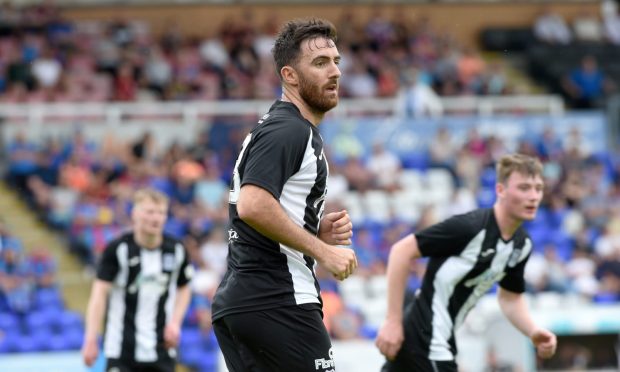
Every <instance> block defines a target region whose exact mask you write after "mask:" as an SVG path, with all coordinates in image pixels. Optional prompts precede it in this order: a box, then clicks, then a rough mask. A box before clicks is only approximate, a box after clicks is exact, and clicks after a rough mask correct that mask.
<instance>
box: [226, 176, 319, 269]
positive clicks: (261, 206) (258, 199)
mask: <svg viewBox="0 0 620 372" xmlns="http://www.w3.org/2000/svg"><path fill="white" fill-rule="evenodd" d="M237 213H238V214H239V218H241V219H242V220H243V221H244V222H245V223H247V224H248V225H250V226H251V227H252V228H253V229H255V230H256V231H258V232H259V233H261V234H262V235H264V236H266V237H267V238H269V239H271V240H274V241H277V242H279V243H282V244H284V245H286V246H287V247H291V248H293V249H296V250H298V251H300V252H302V253H303V254H305V255H308V256H311V257H314V258H316V259H317V260H320V259H321V257H323V254H324V253H325V252H324V251H325V248H324V246H323V245H324V244H325V243H323V242H321V241H320V240H319V239H318V238H317V237H315V236H313V235H312V234H310V233H309V232H308V231H306V230H305V229H303V228H302V227H301V226H298V225H297V224H295V223H294V222H293V221H292V220H291V219H290V217H289V216H288V215H287V214H286V213H285V212H284V210H283V209H282V207H281V206H280V203H278V201H277V200H276V199H275V198H273V196H272V195H271V194H269V193H268V192H267V191H265V190H263V189H260V188H259V187H256V186H252V185H247V186H244V187H243V188H242V189H241V193H240V195H239V200H238V202H237Z"/></svg>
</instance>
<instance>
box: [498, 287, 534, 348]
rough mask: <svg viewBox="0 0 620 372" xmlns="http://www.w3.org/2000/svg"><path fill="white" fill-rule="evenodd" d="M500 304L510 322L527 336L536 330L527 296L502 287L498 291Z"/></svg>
mask: <svg viewBox="0 0 620 372" xmlns="http://www.w3.org/2000/svg"><path fill="white" fill-rule="evenodd" d="M498 301H499V306H500V308H501V309H502V312H503V313H504V315H505V316H506V318H508V320H509V321H510V323H512V325H514V326H515V328H517V329H518V330H519V331H520V332H521V333H523V334H524V335H525V336H527V337H531V335H532V334H533V333H534V331H535V330H536V328H537V327H536V324H535V323H534V320H533V319H532V317H531V315H530V310H529V308H528V306H527V303H526V302H525V297H523V295H522V294H520V293H514V292H510V291H507V290H505V289H502V288H500V289H499V293H498Z"/></svg>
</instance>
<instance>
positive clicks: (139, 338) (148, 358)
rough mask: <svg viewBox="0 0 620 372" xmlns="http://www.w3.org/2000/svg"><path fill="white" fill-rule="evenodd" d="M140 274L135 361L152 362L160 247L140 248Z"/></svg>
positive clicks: (158, 296) (154, 353) (158, 293)
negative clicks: (151, 248)
mask: <svg viewBox="0 0 620 372" xmlns="http://www.w3.org/2000/svg"><path fill="white" fill-rule="evenodd" d="M140 261H141V263H142V264H141V266H140V276H139V277H138V279H137V280H142V281H143V282H142V283H141V284H140V286H139V288H140V289H139V291H138V303H137V306H136V355H135V358H136V361H138V362H154V361H156V360H157V331H156V330H157V312H158V306H157V305H158V303H159V298H160V297H161V292H162V289H161V283H160V282H159V279H160V276H161V272H162V267H161V263H162V257H161V250H160V249H153V250H150V249H141V250H140Z"/></svg>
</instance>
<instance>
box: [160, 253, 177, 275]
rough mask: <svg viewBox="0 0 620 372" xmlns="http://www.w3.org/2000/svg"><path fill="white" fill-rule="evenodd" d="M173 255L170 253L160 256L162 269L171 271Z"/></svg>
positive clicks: (173, 260) (172, 268)
mask: <svg viewBox="0 0 620 372" xmlns="http://www.w3.org/2000/svg"><path fill="white" fill-rule="evenodd" d="M174 262H175V259H174V255H173V254H170V253H166V254H164V256H163V258H162V268H163V269H164V271H172V270H174Z"/></svg>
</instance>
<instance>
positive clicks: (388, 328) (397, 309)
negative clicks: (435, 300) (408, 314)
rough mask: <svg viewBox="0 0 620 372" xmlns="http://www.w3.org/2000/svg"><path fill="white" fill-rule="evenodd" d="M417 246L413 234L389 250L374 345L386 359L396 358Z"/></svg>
mask: <svg viewBox="0 0 620 372" xmlns="http://www.w3.org/2000/svg"><path fill="white" fill-rule="evenodd" d="M420 257H421V254H420V250H419V249H418V243H417V241H416V239H415V236H414V235H413V234H409V235H407V236H406V237H404V238H403V239H401V240H399V241H398V242H396V243H395V244H394V245H393V246H392V249H391V250H390V257H389V258H388V267H387V281H388V293H387V297H388V308H387V315H386V318H385V321H384V323H383V325H382V326H381V329H380V330H379V334H378V335H377V340H376V341H375V344H376V345H377V347H378V348H379V350H380V351H381V353H382V354H383V355H385V356H386V357H387V358H388V359H392V358H394V357H395V356H396V354H397V353H398V351H399V350H400V347H401V345H402V343H403V340H404V331H403V302H404V298H405V288H406V285H407V277H408V276H409V268H410V265H411V261H412V260H414V259H417V258H420Z"/></svg>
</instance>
